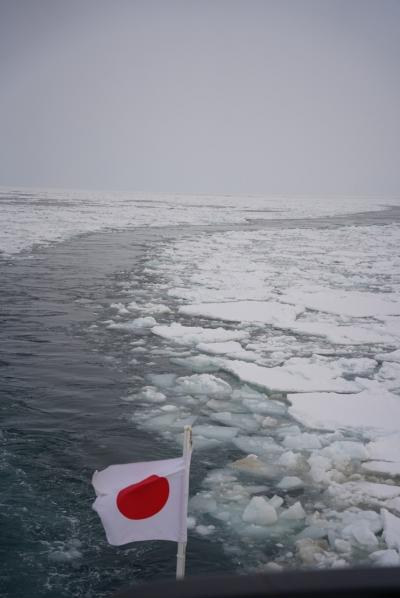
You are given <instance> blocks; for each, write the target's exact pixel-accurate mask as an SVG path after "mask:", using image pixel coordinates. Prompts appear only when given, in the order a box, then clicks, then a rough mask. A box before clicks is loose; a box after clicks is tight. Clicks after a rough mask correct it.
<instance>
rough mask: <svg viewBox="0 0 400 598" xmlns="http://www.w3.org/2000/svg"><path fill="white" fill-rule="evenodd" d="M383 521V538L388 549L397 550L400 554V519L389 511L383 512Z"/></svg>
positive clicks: (383, 510)
mask: <svg viewBox="0 0 400 598" xmlns="http://www.w3.org/2000/svg"><path fill="white" fill-rule="evenodd" d="M381 514H382V519H383V537H384V539H385V542H386V545H387V547H388V548H395V549H396V550H397V551H399V552H400V518H399V517H396V516H395V515H393V514H392V513H390V512H389V511H388V510H387V509H382V511H381Z"/></svg>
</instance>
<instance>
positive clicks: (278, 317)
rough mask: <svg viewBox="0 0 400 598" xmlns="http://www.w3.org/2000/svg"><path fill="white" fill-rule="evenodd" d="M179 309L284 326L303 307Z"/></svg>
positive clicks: (234, 304) (242, 304) (247, 304)
mask: <svg viewBox="0 0 400 598" xmlns="http://www.w3.org/2000/svg"><path fill="white" fill-rule="evenodd" d="M179 311H180V313H182V314H184V315H187V316H200V317H203V318H210V319H213V320H225V321H227V322H252V323H262V324H271V325H277V326H284V325H287V324H288V323H291V322H294V320H295V319H296V317H297V316H298V315H299V314H301V313H302V312H303V311H304V308H302V307H301V306H295V307H292V306H290V305H284V304H282V303H278V302H276V301H231V302H225V303H202V304H199V305H185V306H183V307H181V308H180V309H179ZM399 313H400V312H399Z"/></svg>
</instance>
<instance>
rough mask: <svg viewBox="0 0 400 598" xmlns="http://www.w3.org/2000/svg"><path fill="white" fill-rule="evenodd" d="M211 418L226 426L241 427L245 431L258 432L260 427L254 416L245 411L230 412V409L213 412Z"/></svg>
mask: <svg viewBox="0 0 400 598" xmlns="http://www.w3.org/2000/svg"><path fill="white" fill-rule="evenodd" d="M210 419H212V420H213V421H216V422H219V423H221V424H224V425H225V426H234V427H236V428H240V430H243V431H245V432H256V431H257V430H258V428H259V427H260V425H259V424H258V423H257V422H256V420H255V419H254V417H253V416H251V415H246V414H244V413H230V412H228V411H225V412H220V413H212V414H211V415H210Z"/></svg>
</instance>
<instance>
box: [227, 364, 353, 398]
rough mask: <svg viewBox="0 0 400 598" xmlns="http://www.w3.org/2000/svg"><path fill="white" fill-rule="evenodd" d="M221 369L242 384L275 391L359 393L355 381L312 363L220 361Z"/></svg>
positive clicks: (327, 367) (330, 367) (327, 366)
mask: <svg viewBox="0 0 400 598" xmlns="http://www.w3.org/2000/svg"><path fill="white" fill-rule="evenodd" d="M221 369H224V370H225V371H227V372H229V373H231V374H233V375H234V376H236V377H237V378H239V379H240V380H241V381H242V382H246V383H248V384H254V385H255V386H258V387H259V388H263V389H265V390H267V391H273V392H274V391H275V392H298V393H302V392H304V393H307V392H313V391H321V392H323V391H325V392H341V393H347V392H350V393H351V392H358V391H359V390H360V386H359V385H358V384H357V383H356V382H350V381H348V380H344V379H343V378H341V377H340V375H338V373H337V371H335V370H334V368H333V367H332V366H329V365H328V364H322V363H309V362H308V361H307V360H305V359H304V360H295V361H294V362H293V363H289V362H287V363H286V364H285V365H284V366H279V367H273V368H266V367H261V366H259V365H256V364H254V363H246V362H243V361H228V360H224V359H221Z"/></svg>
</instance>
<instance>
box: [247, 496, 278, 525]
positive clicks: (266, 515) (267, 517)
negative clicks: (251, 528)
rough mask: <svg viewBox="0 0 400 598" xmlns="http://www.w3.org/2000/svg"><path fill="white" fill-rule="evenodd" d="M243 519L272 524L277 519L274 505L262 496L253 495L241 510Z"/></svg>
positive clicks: (248, 521) (257, 523) (259, 523)
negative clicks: (242, 510)
mask: <svg viewBox="0 0 400 598" xmlns="http://www.w3.org/2000/svg"><path fill="white" fill-rule="evenodd" d="M242 517H243V521H246V523H254V524H256V525H272V524H273V523H276V521H277V520H278V516H277V514H276V511H275V509H274V507H273V506H272V505H271V504H269V503H268V502H267V501H266V500H265V498H263V497H262V496H253V498H252V499H251V500H250V502H249V504H248V505H247V507H246V508H245V510H244V512H243V516H242Z"/></svg>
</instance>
